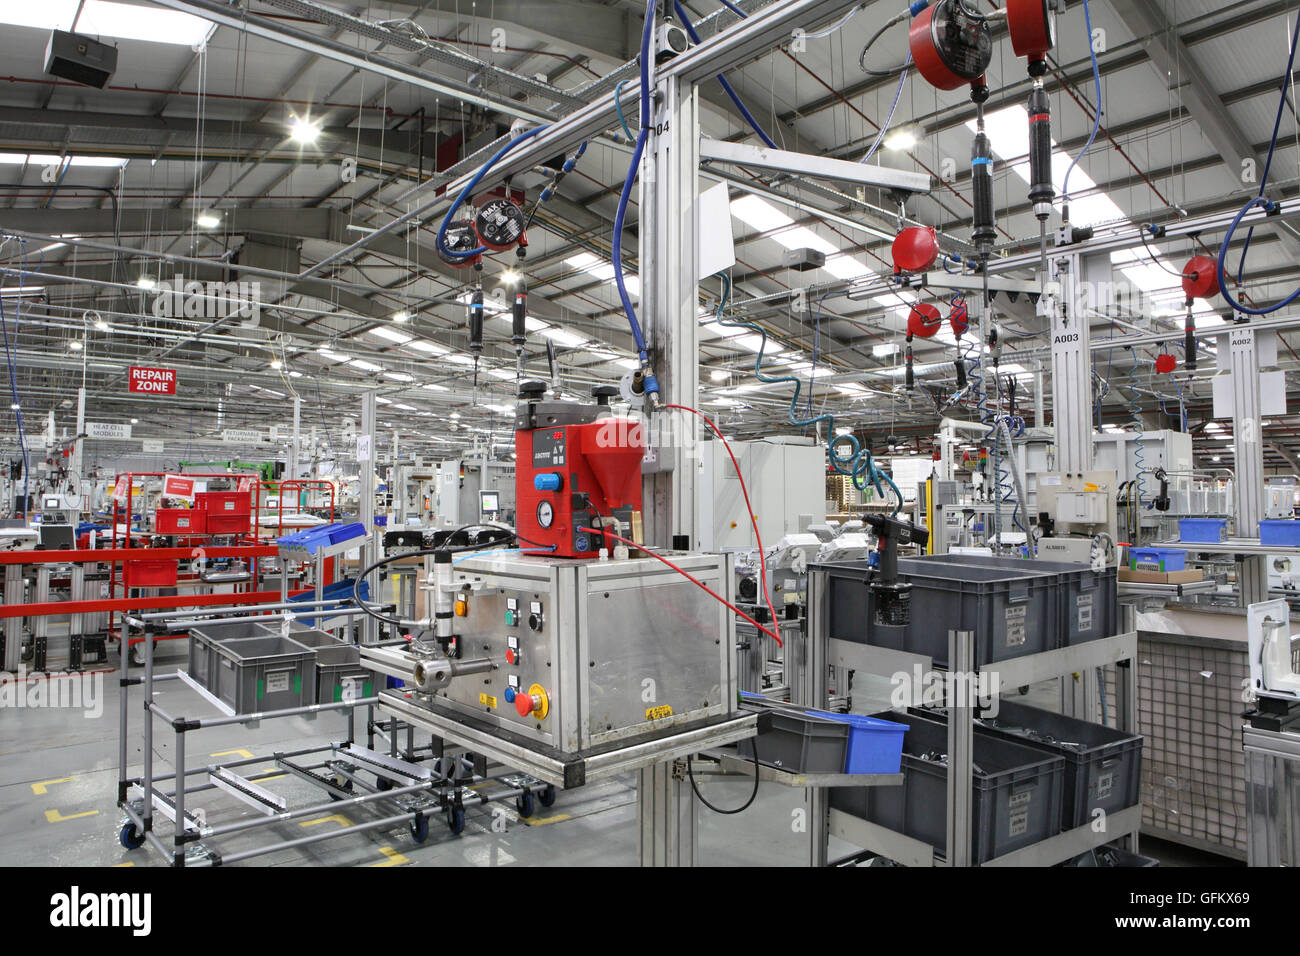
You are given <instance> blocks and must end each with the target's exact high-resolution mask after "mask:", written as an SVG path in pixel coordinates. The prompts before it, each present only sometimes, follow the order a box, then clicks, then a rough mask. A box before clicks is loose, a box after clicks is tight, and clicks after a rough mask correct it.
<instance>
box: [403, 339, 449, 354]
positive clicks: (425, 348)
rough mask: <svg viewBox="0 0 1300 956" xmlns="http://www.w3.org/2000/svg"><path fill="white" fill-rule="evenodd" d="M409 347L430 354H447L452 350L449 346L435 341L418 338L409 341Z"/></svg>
mask: <svg viewBox="0 0 1300 956" xmlns="http://www.w3.org/2000/svg"><path fill="white" fill-rule="evenodd" d="M407 347H408V348H412V349H415V350H416V351H417V352H428V353H429V354H430V355H446V354H447V353H448V352H450V351H451V349H449V348H445V347H443V346H441V345H438V344H437V343H435V342H426V341H425V340H424V339H416V340H414V341H413V342H409V343H407Z"/></svg>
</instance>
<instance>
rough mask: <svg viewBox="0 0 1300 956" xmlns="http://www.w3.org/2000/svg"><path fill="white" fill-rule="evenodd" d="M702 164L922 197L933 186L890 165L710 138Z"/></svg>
mask: <svg viewBox="0 0 1300 956" xmlns="http://www.w3.org/2000/svg"><path fill="white" fill-rule="evenodd" d="M700 161H701V162H715V163H726V164H728V165H735V166H745V167H747V168H751V169H773V170H777V171H779V172H783V173H791V174H794V175H796V176H807V177H810V178H812V179H833V180H838V181H840V182H846V183H854V184H855V185H859V186H873V187H879V188H881V189H898V190H903V191H906V192H910V193H919V194H926V193H929V192H930V185H931V179H930V175H929V174H928V173H913V172H909V171H907V170H903V169H892V168H890V167H888V166H872V165H870V164H867V163H855V162H850V161H849V160H847V159H831V158H830V157H827V156H814V155H811V154H809V153H799V152H794V151H792V150H787V149H769V148H768V147H766V146H750V145H748V144H747V143H732V142H728V141H727V140H720V139H713V138H712V137H708V136H701V137H700Z"/></svg>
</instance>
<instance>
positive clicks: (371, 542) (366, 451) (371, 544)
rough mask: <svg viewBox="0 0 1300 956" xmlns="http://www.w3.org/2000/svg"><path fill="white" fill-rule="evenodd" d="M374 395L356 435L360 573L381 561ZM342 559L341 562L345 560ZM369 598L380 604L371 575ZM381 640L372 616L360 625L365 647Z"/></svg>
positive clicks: (365, 401)
mask: <svg viewBox="0 0 1300 956" xmlns="http://www.w3.org/2000/svg"><path fill="white" fill-rule="evenodd" d="M375 407H376V403H375V392H374V391H373V390H372V391H369V392H366V393H365V394H364V395H362V396H361V430H360V431H359V432H358V433H357V476H358V479H359V483H360V488H361V490H360V494H361V501H360V516H359V517H360V521H361V524H362V526H363V527H364V528H365V529H366V538H365V542H366V543H365V544H363V545H362V546H361V554H360V558H361V566H360V567H358V568H357V572H358V573H360V572H361V570H362V568H365V567H368V566H369V565H370V564H371V563H373V562H374V561H376V560H377V559H378V557H379V555H378V549H377V548H376V547H375V541H376V537H377V536H376V535H375ZM343 557H344V556H343V555H340V556H339V560H342V559H343ZM370 594H371V599H372V600H377V599H378V598H377V595H378V589H377V588H376V587H375V585H374V575H373V573H372V575H371V583H370ZM378 640H379V628H378V626H377V622H376V621H375V619H374V618H373V617H371V616H370V615H369V614H367V615H366V616H365V618H363V619H362V622H361V642H362V643H363V644H374V643H375V642H376V641H378Z"/></svg>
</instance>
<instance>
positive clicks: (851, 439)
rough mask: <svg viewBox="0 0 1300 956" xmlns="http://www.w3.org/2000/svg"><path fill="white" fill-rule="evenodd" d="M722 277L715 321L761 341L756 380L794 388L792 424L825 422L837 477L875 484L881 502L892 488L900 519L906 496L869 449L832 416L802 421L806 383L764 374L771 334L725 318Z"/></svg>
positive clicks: (726, 288)
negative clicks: (838, 429)
mask: <svg viewBox="0 0 1300 956" xmlns="http://www.w3.org/2000/svg"><path fill="white" fill-rule="evenodd" d="M718 276H719V277H720V278H721V279H722V285H723V288H722V298H721V300H720V301H719V302H718V308H717V311H716V312H715V313H714V320H715V321H716V322H717V323H718V324H719V325H722V326H726V327H727V328H732V329H748V330H749V331H751V332H754V333H756V334H757V335H758V336H760V338H761V341H760V342H759V348H758V354H757V355H756V356H755V357H754V377H755V378H757V379H758V380H759V381H760V382H762V383H764V384H765V385H780V384H785V383H789V384H791V385H793V386H794V394H793V395H792V396H791V397H790V413H789V414H790V424H792V425H794V426H796V427H798V428H804V427H808V426H816V425H819V424H822V423H823V422H824V423H825V424H826V436H827V445H826V448H827V452H828V454H829V457H830V462H831V467H832V468H833V469H835V472H836V473H837V474H840V475H848V476H849V477H850V478H851V479H852V481H853V486H854V487H855V488H857V489H858V490H859V491H865V490H866V488H867V485H868V483H869V484H871V486H872V487H874V488H875V489H876V493H877V494H878V495H880V497H881V498H884V497H885V490H884V488H883V486H882V483H883V484H887V485H889V487H890V488H891V489H892V490H893V492H894V499H895V501H896V502H897V503H896V504H895V505H894V510H893V512H891V514H893V515H897V514H898V512H899V511H901V510H902V507H903V494H902V492H900V491H899V490H898V485H896V484H894V480H893V479H892V478H890V476H889V475H887V474H885V473H884V472H883V471H880V470H879V469H877V468H876V461H875V459H874V458H873V457H872V455H871V450H870V449H869V448H863V447H862V446H861V445H860V444H859V443H858V440H857V438H856V437H855V436H854V435H852V434H849V435H837V434H835V416H834V415H832V414H830V413H829V412H825V413H823V414H821V415H817V416H814V417H811V418H800V417H799V413H798V408H799V392H800V390H801V389H802V388H803V382H801V381H800V380H799V379H798V378H797V377H796V376H794V375H775V376H773V375H765V374H764V373H763V353H764V352H765V351H766V350H767V331H766V330H765V329H763V327H762V326H759V325H755V324H753V323H752V322H735V321H728V320H727V319H724V318H723V312H724V310H725V309H726V307H727V302H728V300H730V298H731V277H730V276H728V275H727V274H726V273H725V272H720V273H718ZM840 445H847V446H848V448H849V453H848V454H847V455H843V456H842V455H840V454H839V453H838V452H837V451H836V448H837V447H838V446H840Z"/></svg>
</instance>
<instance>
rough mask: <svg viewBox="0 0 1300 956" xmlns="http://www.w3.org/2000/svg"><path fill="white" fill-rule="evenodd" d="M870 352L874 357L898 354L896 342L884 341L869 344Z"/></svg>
mask: <svg viewBox="0 0 1300 956" xmlns="http://www.w3.org/2000/svg"><path fill="white" fill-rule="evenodd" d="M871 354H872V355H873V356H875V357H876V358H888V357H889V356H891V355H897V354H898V343H897V342H886V343H885V344H884V345H873V346H871Z"/></svg>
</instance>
